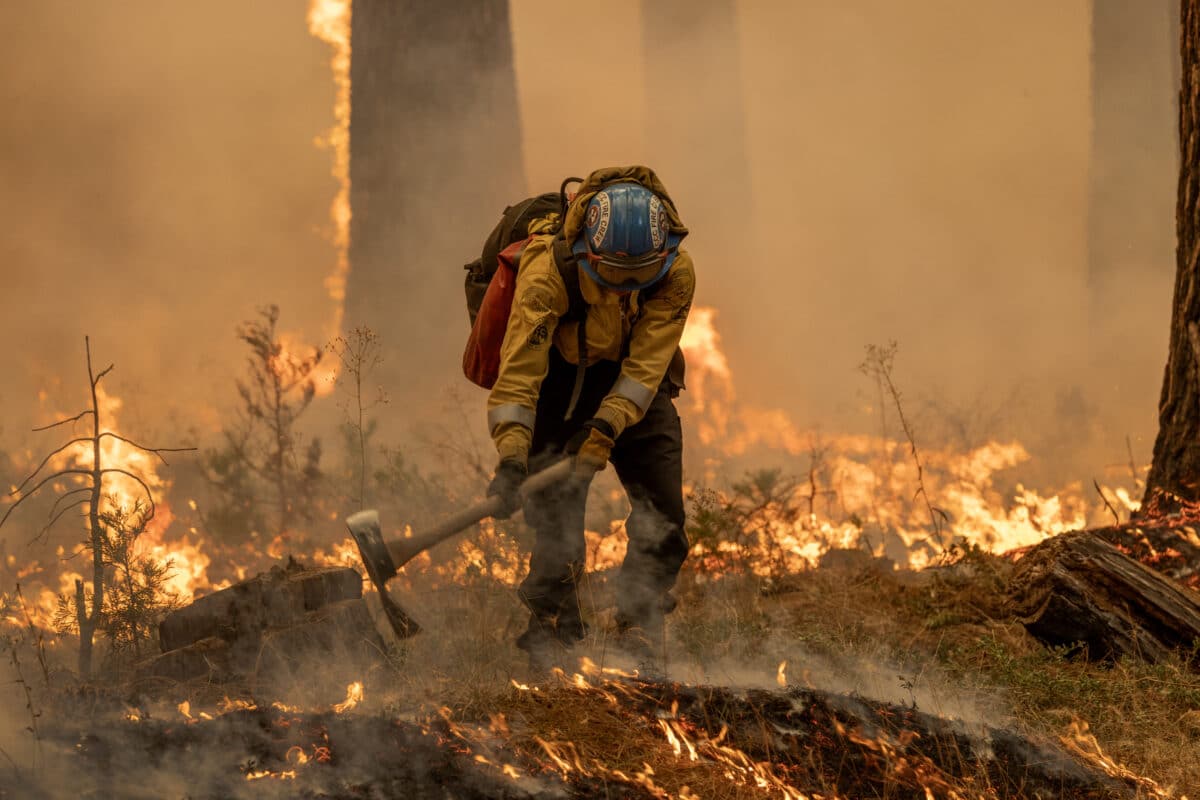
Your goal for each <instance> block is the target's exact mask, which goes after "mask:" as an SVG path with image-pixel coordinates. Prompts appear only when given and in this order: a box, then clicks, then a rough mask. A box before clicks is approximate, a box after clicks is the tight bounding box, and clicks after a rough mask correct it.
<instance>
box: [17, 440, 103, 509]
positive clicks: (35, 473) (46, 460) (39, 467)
mask: <svg viewBox="0 0 1200 800" xmlns="http://www.w3.org/2000/svg"><path fill="white" fill-rule="evenodd" d="M90 441H92V439H91V437H89V436H83V437H80V438H78V439H72V440H71V441H69V442H67V443H66V444H64V445H63V446H62V447H60V448H58V449H57V450H55V451H53V452H51V453H50V454H49V455H48V456H46V457H45V458H43V459H42V463H40V464H38V465H37V469H35V470H34V471H33V472H31V473H29V477H27V478H25V480H23V481H21V485H20V486H18V487H17V488H16V489H13V490H12V491H11V492H9V494H10V495H14V494H20V493H21V492H22V491H23V490H24V489H25V486H26V485H27V484H28V483H29V482H30V481H31V480H33V479H34V478H36V477H37V476H38V473H39V472H41V471H42V470H43V469H44V468H45V466H46V464H48V463H50V459H52V458H54V457H55V456H56V455H58V454H59V453H61V452H62V451H63V450H66V449H67V448H68V447H70V446H71V445H73V444H82V443H85V442H90Z"/></svg>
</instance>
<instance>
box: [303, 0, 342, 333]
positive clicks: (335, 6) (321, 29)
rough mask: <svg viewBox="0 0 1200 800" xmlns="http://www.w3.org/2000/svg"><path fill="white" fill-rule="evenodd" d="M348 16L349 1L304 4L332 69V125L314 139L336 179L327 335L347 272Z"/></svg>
mask: <svg viewBox="0 0 1200 800" xmlns="http://www.w3.org/2000/svg"><path fill="white" fill-rule="evenodd" d="M350 19H351V0H311V2H310V3H309V6H308V31H309V33H311V34H312V35H313V36H315V37H316V38H318V39H320V40H321V41H323V42H325V43H326V44H328V45H329V47H330V49H331V50H332V51H333V53H332V55H331V56H330V61H329V65H330V68H331V70H332V72H333V84H334V101H333V126H332V127H331V128H330V129H329V130H328V131H327V132H326V133H325V135H324V136H321V137H319V138H318V139H317V145H318V146H319V147H325V148H328V149H329V150H331V151H332V153H333V164H332V169H331V173H332V175H333V178H334V180H335V181H336V182H337V194H336V195H334V198H333V202H332V204H331V205H330V207H329V219H330V222H331V223H332V224H333V231H332V233H331V235H330V240H331V241H332V243H333V246H334V249H335V250H336V252H337V258H336V262H335V264H334V268H333V272H332V273H331V274H330V275H329V276H328V277H326V278H325V291H326V292H327V293H328V294H329V299H330V300H332V301H333V303H334V311H333V318H332V320H331V321H330V324H329V330H328V331H327V333H328V335H329V338H331V339H332V338H333V337H334V336H336V335H337V333H338V331H339V330H341V327H342V313H343V310H344V303H345V299H346V276H347V275H348V274H349V272H350V215H351V212H350Z"/></svg>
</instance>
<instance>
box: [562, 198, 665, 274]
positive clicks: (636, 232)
mask: <svg viewBox="0 0 1200 800" xmlns="http://www.w3.org/2000/svg"><path fill="white" fill-rule="evenodd" d="M679 239H680V237H678V236H675V235H672V234H671V219H670V215H669V214H668V212H667V207H666V205H665V204H664V203H663V201H662V199H661V198H659V196H658V195H656V194H655V193H654V192H652V191H650V190H649V189H647V188H646V187H645V186H642V185H641V184H640V183H614V184H612V185H610V186H606V187H605V188H603V189H601V190H600V191H598V192H596V194H595V195H593V196H592V199H591V200H590V201H588V206H587V212H586V214H585V216H584V229H583V232H582V234H581V235H580V237H579V239H578V240H577V241H576V242H575V244H574V246H573V248H572V249H573V251H574V252H575V254H576V255H577V256H579V263H580V265H581V266H582V267H583V270H584V272H586V273H587V274H588V276H589V277H590V278H591V279H592V280H594V281H596V283H598V284H600V285H601V286H604V287H607V288H609V289H615V290H618V291H624V292H631V291H636V290H638V289H645V288H647V287H648V286H652V285H653V284H655V283H656V282H658V281H659V280H660V279H661V278H662V277H663V276H664V275H666V274H667V271H668V270H669V269H670V268H671V263H672V262H673V261H674V260H675V254H676V253H677V252H678V247H679Z"/></svg>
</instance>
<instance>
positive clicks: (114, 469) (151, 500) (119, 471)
mask: <svg viewBox="0 0 1200 800" xmlns="http://www.w3.org/2000/svg"><path fill="white" fill-rule="evenodd" d="M112 473H116V474H118V475H124V476H125V477H127V478H129V479H131V480H134V481H137V483H138V485H139V486H141V487H142V491H144V492H145V493H146V500H147V501H149V503H150V509H149V513H147V514H146V521H147V522H149V521H150V520H152V519H154V512H155V510H156V508H157V507H156V506H155V505H154V493H153V492H152V491H151V490H150V486H149V484H147V483H146V482H145V481H144V480H142V478H141V477H140V476H138V475H135V474H134V473H132V472H130V471H129V470H127V469H122V468H120V467H105V468H104V469H102V470H100V474H101V475H109V474H112Z"/></svg>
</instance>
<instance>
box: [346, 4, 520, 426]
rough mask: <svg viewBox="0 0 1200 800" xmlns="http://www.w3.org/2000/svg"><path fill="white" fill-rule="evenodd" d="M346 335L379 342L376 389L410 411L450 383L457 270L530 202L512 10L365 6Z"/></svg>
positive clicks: (354, 117)
mask: <svg viewBox="0 0 1200 800" xmlns="http://www.w3.org/2000/svg"><path fill="white" fill-rule="evenodd" d="M351 24H352V29H351V51H352V62H351V118H350V150H351V160H350V178H351V195H350V198H351V208H352V214H353V217H352V222H351V232H350V233H351V237H350V238H351V244H350V274H349V277H348V279H347V289H346V314H345V326H346V327H347V328H354V327H357V326H360V325H367V326H369V327H371V328H373V329H374V330H375V331H376V332H377V333H378V334H379V336H380V339H381V343H382V346H383V349H384V361H383V363H382V365H381V367H380V374H379V376H378V377H379V378H380V381H381V382H382V383H383V384H384V386H385V388H386V389H387V390H388V391H389V393H390V394H391V395H392V397H393V399H396V400H399V401H400V402H401V403H403V402H404V401H408V400H412V399H413V398H415V397H418V396H420V395H419V394H418V393H421V394H423V396H425V397H429V396H431V395H433V396H436V390H437V389H438V388H440V387H441V386H443V385H445V384H446V383H447V382H449V381H450V380H452V379H453V376H454V374H455V372H456V371H457V366H458V364H459V361H460V353H461V346H462V343H463V342H465V340H466V335H467V328H466V320H467V316H466V311H465V310H464V307H463V300H462V288H461V284H462V277H463V273H462V271H461V270H460V269H458V267H460V266H461V265H462V264H465V263H467V262H468V261H470V260H471V259H472V258H475V257H476V256H478V254H479V249H480V247H481V246H482V243H483V240H484V238H485V237H486V236H487V233H488V231H489V230H490V229H491V226H492V225H493V224H494V223H495V221H496V220H497V219H498V218H499V214H500V212H501V211H502V210H503V208H504V206H505V205H507V204H508V203H510V202H512V200H513V198H516V197H520V196H522V195H523V193H524V188H525V187H524V178H523V175H524V173H523V170H522V162H521V142H520V126H519V115H518V108H517V93H516V77H515V73H514V70H513V57H512V56H513V54H512V34H511V29H510V25H509V9H508V3H507V2H506V0H439V2H436V3H433V2H424V0H355V2H354V13H353V17H352V23H351Z"/></svg>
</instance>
